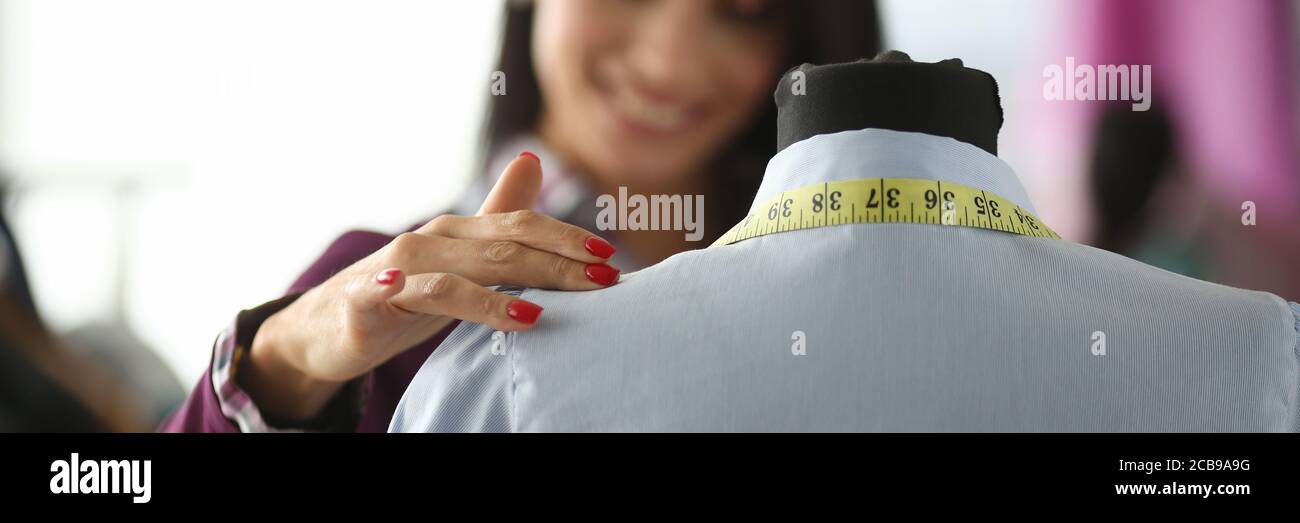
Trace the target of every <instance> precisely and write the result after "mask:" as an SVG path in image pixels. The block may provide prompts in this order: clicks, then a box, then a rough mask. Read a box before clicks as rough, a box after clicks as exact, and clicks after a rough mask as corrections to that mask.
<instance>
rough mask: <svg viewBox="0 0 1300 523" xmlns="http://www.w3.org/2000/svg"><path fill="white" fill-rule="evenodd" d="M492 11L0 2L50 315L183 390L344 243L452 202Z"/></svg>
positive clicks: (20, 206) (12, 171) (4, 104)
mask: <svg viewBox="0 0 1300 523" xmlns="http://www.w3.org/2000/svg"><path fill="white" fill-rule="evenodd" d="M500 11H501V3H499V2H490V1H459V2H455V1H450V0H444V1H436V0H433V1H431V0H366V1H360V0H352V1H342V0H334V1H330V0H112V1H104V0H0V162H2V163H0V167H2V168H3V171H4V172H5V175H6V176H7V177H8V178H9V181H10V182H11V185H12V188H13V189H14V191H12V192H14V193H15V194H13V195H11V196H12V198H10V201H8V202H5V203H6V210H7V211H8V212H9V213H10V217H11V218H12V220H13V223H14V226H15V228H16V236H17V237H18V240H19V241H20V243H21V245H22V249H23V251H24V261H25V263H27V265H28V268H29V272H31V273H32V274H31V276H32V279H33V282H32V283H33V287H34V288H33V292H34V293H35V294H36V297H37V300H38V301H39V306H40V308H41V312H42V314H43V315H44V316H45V318H46V320H47V321H48V322H49V323H50V324H51V326H52V327H53V328H54V329H55V330H56V331H63V330H66V329H69V328H72V327H75V326H77V325H80V324H84V323H86V322H90V321H97V320H99V321H113V320H115V319H118V318H120V319H122V320H124V321H125V322H126V324H127V325H128V326H129V327H130V328H131V329H133V330H134V331H135V332H136V334H137V335H138V336H140V337H141V338H142V339H144V340H145V341H146V342H148V343H149V344H150V345H151V346H152V347H153V348H154V349H155V350H157V351H158V352H159V354H160V355H161V356H162V357H163V358H164V360H165V361H166V362H167V363H168V364H169V365H170V366H171V367H172V368H173V369H174V370H175V371H176V372H177V373H178V375H179V376H180V377H181V379H182V381H183V382H185V383H186V386H187V387H188V386H189V384H190V383H192V380H193V379H194V378H196V377H197V376H198V375H199V374H200V373H201V372H202V370H203V368H204V367H205V365H206V363H207V357H208V355H209V351H210V348H211V343H212V340H213V338H214V337H215V335H216V333H217V332H218V331H219V330H220V329H221V328H223V327H224V326H225V325H226V324H227V323H228V322H229V321H230V320H231V319H233V317H234V313H235V312H236V311H238V310H240V309H242V308H248V307H251V306H255V305H257V304H259V303H262V302H263V301H266V300H269V299H273V298H275V297H277V296H279V295H280V294H281V293H282V292H283V291H284V289H285V288H286V287H287V286H288V285H289V283H291V282H292V280H293V278H294V277H296V276H297V274H298V273H299V272H300V271H301V270H302V269H303V268H304V267H305V266H306V265H307V264H308V263H310V262H311V261H312V260H313V259H314V257H315V256H316V255H317V254H319V253H320V252H321V250H322V249H323V248H324V247H325V246H326V245H328V243H329V241H330V240H331V239H332V238H334V237H335V236H337V235H338V234H339V233H341V232H342V231H344V230H347V229H350V228H357V227H362V228H372V229H376V230H383V231H393V230H398V229H400V228H404V227H406V226H407V225H409V224H411V223H413V222H414V221H416V220H418V219H420V218H422V217H424V216H428V215H431V214H432V213H434V212H435V211H436V210H438V209H440V208H442V207H443V206H445V205H447V204H448V203H449V202H450V201H451V200H452V199H454V198H455V197H456V196H457V193H458V192H459V191H460V190H461V188H462V187H463V184H464V182H465V180H466V179H467V177H468V173H469V172H470V168H471V162H472V160H471V158H472V155H473V153H474V152H475V150H474V146H475V144H474V143H473V140H474V139H475V137H476V136H477V135H478V129H479V117H480V113H481V109H482V107H483V103H484V102H485V100H486V96H487V93H488V86H489V73H490V71H491V65H492V63H493V58H494V55H495V49H496V41H497V25H498V23H499V20H498V18H499V16H500Z"/></svg>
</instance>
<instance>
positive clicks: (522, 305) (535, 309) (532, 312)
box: [506, 300, 542, 325]
mask: <svg viewBox="0 0 1300 523" xmlns="http://www.w3.org/2000/svg"><path fill="white" fill-rule="evenodd" d="M506 314H508V315H510V317H511V318H514V319H515V321H519V322H523V323H527V324H529V325H532V324H534V323H537V317H538V316H541V315H542V308H541V307H539V306H538V305H537V304H536V303H532V302H528V301H524V300H515V301H512V302H510V303H508V304H506Z"/></svg>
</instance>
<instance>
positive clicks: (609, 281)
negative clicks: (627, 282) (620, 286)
mask: <svg viewBox="0 0 1300 523" xmlns="http://www.w3.org/2000/svg"><path fill="white" fill-rule="evenodd" d="M587 279H588V280H591V281H594V282H596V283H599V284H601V285H613V284H614V282H616V281H618V269H615V268H613V267H610V266H608V265H605V264H603V263H593V264H590V265H587Z"/></svg>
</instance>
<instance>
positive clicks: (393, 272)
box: [375, 269, 402, 285]
mask: <svg viewBox="0 0 1300 523" xmlns="http://www.w3.org/2000/svg"><path fill="white" fill-rule="evenodd" d="M400 274H402V270H401V269H388V270H386V271H384V272H381V273H379V274H376V275H375V282H376V283H378V284H380V285H392V284H393V282H394V281H397V276H398V275H400Z"/></svg>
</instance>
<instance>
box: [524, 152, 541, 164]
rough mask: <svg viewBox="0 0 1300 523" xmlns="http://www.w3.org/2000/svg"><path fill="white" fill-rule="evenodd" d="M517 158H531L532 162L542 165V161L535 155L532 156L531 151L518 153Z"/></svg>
mask: <svg viewBox="0 0 1300 523" xmlns="http://www.w3.org/2000/svg"><path fill="white" fill-rule="evenodd" d="M519 156H527V157H529V158H532V159H533V161H534V162H537V163H542V159H541V158H538V157H537V155H536V154H533V152H532V151H524V152H522V153H519Z"/></svg>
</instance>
